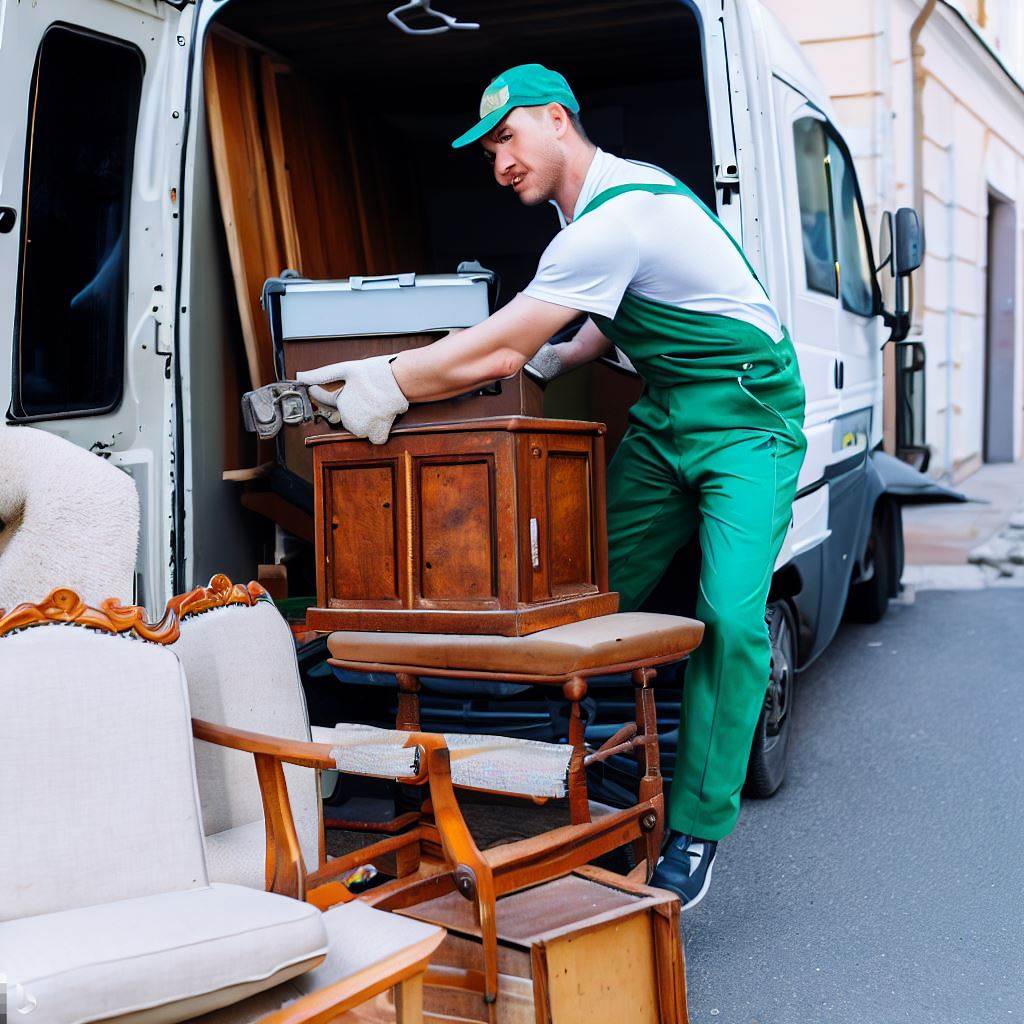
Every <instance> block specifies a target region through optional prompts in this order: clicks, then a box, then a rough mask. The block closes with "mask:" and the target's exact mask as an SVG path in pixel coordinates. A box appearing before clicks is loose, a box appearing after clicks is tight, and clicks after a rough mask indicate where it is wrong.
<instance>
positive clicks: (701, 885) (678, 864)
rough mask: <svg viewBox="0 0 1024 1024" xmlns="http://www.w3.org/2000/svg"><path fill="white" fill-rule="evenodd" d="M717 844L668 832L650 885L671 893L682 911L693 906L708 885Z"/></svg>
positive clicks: (700, 898) (702, 895)
mask: <svg viewBox="0 0 1024 1024" xmlns="http://www.w3.org/2000/svg"><path fill="white" fill-rule="evenodd" d="M717 850H718V843H717V842H714V841H712V840H710V839H698V838H697V837H696V836H686V835H683V834H682V833H681V832H669V833H668V835H667V836H666V837H665V843H664V845H663V846H662V855H661V856H660V857H659V858H658V865H657V867H656V868H655V869H654V874H653V875H652V876H651V881H650V883H649V884H650V885H653V886H657V888H659V889H668V891H669V892H674V893H675V894H676V895H677V896H678V897H679V900H680V902H681V903H682V905H683V908H684V909H685V910H689V909H690V908H691V907H695V906H696V905H697V904H698V903H700V901H701V900H702V899H704V894H705V893H706V892H707V891H708V887H709V886H710V885H711V868H712V867H713V865H714V863H715V853H716V852H717Z"/></svg>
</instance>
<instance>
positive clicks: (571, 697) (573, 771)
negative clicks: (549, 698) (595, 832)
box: [562, 676, 590, 825]
mask: <svg viewBox="0 0 1024 1024" xmlns="http://www.w3.org/2000/svg"><path fill="white" fill-rule="evenodd" d="M562 694H563V695H564V697H565V699H566V700H567V701H569V702H570V703H571V704H572V711H571V712H570V714H569V743H570V744H571V745H572V748H573V754H572V760H571V761H570V762H569V816H570V819H571V820H572V823H573V824H574V825H582V824H584V823H586V822H588V821H590V801H589V800H588V798H587V772H586V769H585V768H584V766H583V758H584V757H585V756H586V748H585V747H584V744H583V719H582V717H581V716H580V701H581V700H583V698H584V697H586V695H587V681H586V679H584V678H582V677H581V676H575V677H574V678H572V679H570V680H569V682H567V683H566V684H565V685H564V686H563V687H562Z"/></svg>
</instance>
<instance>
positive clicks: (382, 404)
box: [295, 356, 409, 444]
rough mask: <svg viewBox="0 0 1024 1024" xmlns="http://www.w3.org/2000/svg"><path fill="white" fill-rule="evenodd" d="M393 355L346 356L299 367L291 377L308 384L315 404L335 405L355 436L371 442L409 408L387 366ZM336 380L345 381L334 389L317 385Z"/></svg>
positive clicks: (381, 440)
mask: <svg viewBox="0 0 1024 1024" xmlns="http://www.w3.org/2000/svg"><path fill="white" fill-rule="evenodd" d="M395 358H396V356H371V357H370V358H369V359H350V360H348V361H346V362H343V363H331V364H330V365H329V366H321V367H320V368H319V369H317V370H300V371H299V372H298V373H297V374H296V375H295V379H296V380H298V381H300V382H301V383H302V384H308V385H310V388H309V397H310V398H311V399H312V400H313V401H314V402H316V403H317V405H321V406H325V407H326V408H327V409H328V410H331V409H337V410H338V412H339V413H340V414H341V422H342V424H343V426H344V427H345V429H346V430H349V431H351V432H352V433H353V434H355V435H356V436H357V437H365V438H368V439H369V440H370V442H371V443H372V444H383V443H384V442H385V441H386V440H387V439H388V434H389V432H390V431H391V424H392V423H394V422H395V417H396V416H400V415H401V414H402V413H403V412H405V411H406V410H407V409H408V408H409V402H408V400H407V399H406V397H405V395H403V394H402V389H401V388H400V387H399V386H398V381H396V380H395V375H394V373H393V371H392V369H391V361H392V360H393V359H395ZM336 380H341V381H344V382H345V383H344V386H343V387H342V388H340V389H339V390H338V391H328V390H327V389H326V388H323V387H320V385H321V384H328V383H330V382H331V381H336Z"/></svg>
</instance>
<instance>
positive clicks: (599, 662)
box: [327, 612, 704, 678]
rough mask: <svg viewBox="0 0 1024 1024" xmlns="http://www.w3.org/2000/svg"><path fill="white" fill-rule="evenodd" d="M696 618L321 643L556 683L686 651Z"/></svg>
mask: <svg viewBox="0 0 1024 1024" xmlns="http://www.w3.org/2000/svg"><path fill="white" fill-rule="evenodd" d="M703 635H704V625H703V623H701V622H698V621H697V620H696V619H685V618H682V617H680V616H678V615H658V614H654V613H649V612H622V613H621V614H617V615H601V616H598V617H597V618H594V619H583V620H581V621H580V622H570V623H568V624H567V625H565V626H555V627H554V628H552V629H544V630H541V631H540V632H539V633H532V634H531V635H530V636H471V635H464V634H458V635H447V636H445V635H443V634H439V633H371V632H365V631H355V630H352V631H345V632H338V633H332V634H331V635H330V636H329V637H328V639H327V645H328V647H329V648H330V651H331V654H332V655H333V656H334V657H335V658H338V659H339V660H341V661H353V662H363V663H367V664H380V665H405V666H411V667H414V668H423V669H435V670H437V669H439V670H452V669H462V670H464V671H467V672H498V673H501V672H508V673H523V674H532V675H544V676H553V677H556V678H564V677H566V676H571V675H572V674H573V673H575V672H585V671H587V670H593V669H600V668H604V667H607V666H610V665H621V664H624V663H628V662H633V661H648V662H650V661H658V660H662V659H667V658H672V657H682V656H683V655H685V654H689V653H690V651H692V650H693V649H694V648H696V647H697V645H698V644H699V643H700V641H701V637H702V636H703Z"/></svg>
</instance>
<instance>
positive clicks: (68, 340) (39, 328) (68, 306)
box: [11, 26, 143, 419]
mask: <svg viewBox="0 0 1024 1024" xmlns="http://www.w3.org/2000/svg"><path fill="white" fill-rule="evenodd" d="M142 74H143V65H142V56H141V54H140V53H139V51H138V50H137V49H136V48H135V47H134V46H130V45H128V44H126V43H122V42H118V41H116V40H113V39H109V38H105V37H101V36H97V35H93V34H91V33H87V32H84V31H80V30H78V29H73V28H70V27H64V26H54V27H52V28H50V29H49V30H48V31H47V33H46V35H45V36H44V37H43V41H42V43H41V44H40V47H39V53H38V55H37V58H36V70H35V78H34V82H33V89H32V95H31V99H30V103H31V106H30V108H29V122H30V127H29V142H28V151H27V157H26V170H25V193H24V195H25V199H24V210H25V214H24V220H23V232H24V234H23V239H22V261H21V280H20V288H19V301H18V310H17V320H16V327H15V352H14V357H15V364H14V365H15V383H16V388H15V396H14V403H13V406H12V410H11V412H12V415H13V417H14V418H16V419H18V418H21V419H24V418H32V417H54V416H68V415H82V414H98V413H103V412H109V411H110V410H111V409H113V408H115V407H116V406H117V405H118V404H119V403H120V401H121V394H122V390H123V377H124V350H125V321H126V308H125V304H126V296H127V237H128V209H129V201H130V196H131V175H132V161H133V155H134V150H135V131H136V125H137V122H138V114H139V98H140V95H141V91H142Z"/></svg>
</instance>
